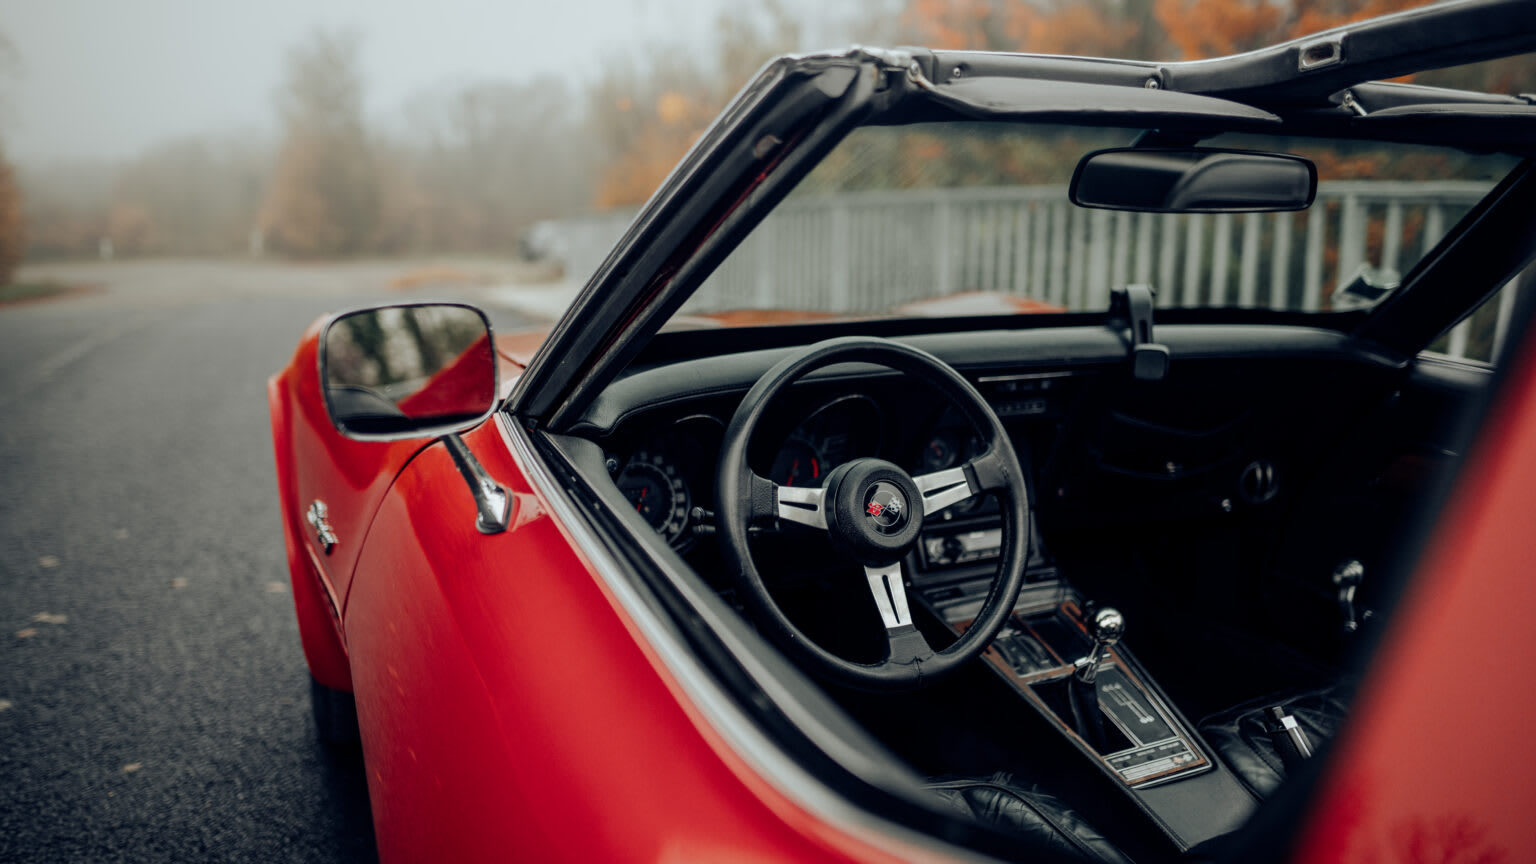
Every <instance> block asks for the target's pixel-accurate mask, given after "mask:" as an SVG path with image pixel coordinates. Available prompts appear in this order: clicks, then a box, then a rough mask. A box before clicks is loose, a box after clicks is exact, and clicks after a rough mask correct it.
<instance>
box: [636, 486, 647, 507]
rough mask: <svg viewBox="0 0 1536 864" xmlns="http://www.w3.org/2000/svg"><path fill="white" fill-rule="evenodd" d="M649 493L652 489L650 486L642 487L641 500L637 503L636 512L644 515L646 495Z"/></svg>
mask: <svg viewBox="0 0 1536 864" xmlns="http://www.w3.org/2000/svg"><path fill="white" fill-rule="evenodd" d="M649 491H651V487H649V486H641V487H640V500H638V501H636V502H635V512H636V513H643V512H645V493H647V492H649Z"/></svg>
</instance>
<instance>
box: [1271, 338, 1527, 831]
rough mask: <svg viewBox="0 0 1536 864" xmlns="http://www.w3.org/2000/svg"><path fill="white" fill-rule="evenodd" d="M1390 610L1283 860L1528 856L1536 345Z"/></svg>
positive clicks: (1506, 386) (1522, 357) (1524, 357)
mask: <svg viewBox="0 0 1536 864" xmlns="http://www.w3.org/2000/svg"><path fill="white" fill-rule="evenodd" d="M1525 343H1526V344H1525V347H1524V349H1523V350H1522V352H1521V355H1520V356H1519V357H1518V358H1513V357H1512V358H1510V359H1511V360H1515V359H1518V361H1519V365H1518V366H1516V367H1514V368H1513V369H1512V370H1511V372H1510V378H1509V380H1507V381H1506V382H1505V384H1504V387H1503V392H1502V394H1501V396H1500V401H1499V403H1498V407H1497V408H1496V409H1495V411H1494V412H1493V413H1492V414H1490V415H1489V417H1488V418H1487V419H1486V420H1485V421H1484V423H1483V429H1484V433H1483V439H1482V440H1481V442H1480V443H1479V445H1478V448H1477V449H1476V450H1474V451H1473V454H1472V458H1471V460H1470V462H1469V464H1468V466H1467V470H1466V473H1465V474H1464V475H1463V480H1462V482H1461V483H1460V484H1459V486H1458V488H1457V490H1456V493H1455V494H1454V495H1453V497H1452V499H1451V502H1450V505H1449V506H1448V507H1447V508H1446V510H1445V513H1444V516H1443V518H1441V519H1440V520H1439V521H1438V523H1437V525H1436V529H1435V537H1434V540H1433V542H1432V543H1431V544H1430V546H1429V548H1428V549H1427V554H1426V555H1425V556H1423V557H1422V558H1421V559H1420V564H1419V569H1418V576H1417V578H1416V580H1415V582H1414V585H1413V587H1412V589H1411V590H1410V593H1409V594H1408V595H1407V596H1406V597H1405V599H1404V600H1403V601H1402V606H1401V608H1400V609H1399V611H1398V612H1397V613H1396V615H1395V616H1394V620H1393V629H1392V631H1391V633H1390V634H1389V636H1388V637H1387V641H1386V642H1385V643H1384V644H1383V645H1382V647H1381V649H1380V651H1379V653H1378V657H1377V661H1376V662H1375V663H1374V664H1373V665H1372V667H1371V669H1370V672H1369V676H1368V677H1367V679H1366V681H1365V685H1364V686H1363V687H1362V689H1361V691H1360V695H1359V699H1358V702H1357V704H1356V707H1355V709H1354V717H1353V720H1352V721H1351V722H1350V724H1349V725H1348V726H1347V727H1345V730H1344V732H1343V734H1342V735H1341V737H1340V739H1339V742H1338V746H1337V748H1336V750H1335V753H1334V755H1335V758H1334V760H1333V762H1332V764H1331V765H1330V766H1329V768H1328V769H1327V771H1326V773H1325V774H1324V777H1323V784H1324V785H1322V786H1321V787H1320V793H1321V794H1319V795H1317V796H1315V797H1314V803H1313V810H1312V821H1311V824H1310V826H1309V828H1308V830H1307V832H1306V833H1305V834H1304V835H1303V837H1302V840H1301V844H1300V845H1299V846H1298V848H1297V854H1296V855H1295V857H1294V860H1295V861H1298V862H1300V861H1306V862H1330V861H1340V862H1344V861H1382V862H1396V861H1403V862H1414V861H1452V860H1454V861H1468V862H1472V861H1479V862H1516V861H1536V829H1533V828H1532V825H1531V814H1532V812H1533V811H1536V785H1533V784H1532V782H1531V779H1532V778H1533V777H1536V748H1533V747H1531V746H1530V737H1531V717H1532V716H1533V715H1536V688H1533V687H1532V686H1531V677H1532V675H1533V674H1536V627H1532V626H1531V624H1530V619H1529V617H1528V616H1529V615H1530V612H1531V599H1532V597H1533V591H1532V585H1533V582H1532V579H1533V573H1532V569H1531V563H1530V559H1531V554H1530V547H1531V542H1530V541H1531V526H1533V525H1536V484H1533V483H1532V478H1536V340H1533V339H1530V338H1527V339H1526V340H1525Z"/></svg>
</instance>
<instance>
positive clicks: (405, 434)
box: [319, 303, 497, 441]
mask: <svg viewBox="0 0 1536 864" xmlns="http://www.w3.org/2000/svg"><path fill="white" fill-rule="evenodd" d="M319 355H320V384H321V388H322V389H323V390H324V393H325V409H326V413H327V415H329V417H330V420H331V424H332V425H333V426H335V427H336V430H337V431H338V432H340V433H341V434H343V435H345V436H347V437H348V438H354V439H358V440H363V441H389V440H396V439H401V438H428V437H432V438H435V437H439V436H442V435H449V434H453V433H457V432H462V431H464V430H466V429H470V428H472V427H474V426H478V425H479V424H480V423H482V422H484V421H485V419H486V418H487V417H489V416H490V414H491V411H492V410H493V409H494V408H495V405H496V392H497V370H496V366H497V364H496V348H495V342H494V339H493V338H492V334H491V323H490V321H489V320H488V319H487V318H486V317H485V313H484V312H481V311H480V310H479V309H476V308H475V307H473V306H466V305H463V304H458V303H409V304H400V305H394V306H380V307H377V308H372V309H362V310H358V311H356V312H347V313H344V314H341V315H338V316H336V317H334V318H332V319H331V320H330V321H328V322H327V323H326V325H325V328H324V330H322V331H321V334H320V347H319Z"/></svg>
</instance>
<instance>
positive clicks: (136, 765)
mask: <svg viewBox="0 0 1536 864" xmlns="http://www.w3.org/2000/svg"><path fill="white" fill-rule="evenodd" d="M143 767H144V763H143V762H129V763H128V764H127V765H124V766H123V773H124V774H132V773H133V772H135V771H137V770H139V769H140V768H143Z"/></svg>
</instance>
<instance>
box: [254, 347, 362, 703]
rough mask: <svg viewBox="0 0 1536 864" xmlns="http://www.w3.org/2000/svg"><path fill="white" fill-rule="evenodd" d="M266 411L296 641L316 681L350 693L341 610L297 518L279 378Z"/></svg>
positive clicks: (273, 380)
mask: <svg viewBox="0 0 1536 864" xmlns="http://www.w3.org/2000/svg"><path fill="white" fill-rule="evenodd" d="M267 408H268V413H269V417H270V420H271V423H272V443H273V449H274V451H275V452H274V453H273V457H274V460H275V463H276V466H277V498H278V501H280V502H282V509H283V512H282V523H283V547H284V549H286V550H287V553H288V577H289V581H290V582H291V583H292V585H293V607H294V611H295V613H297V615H298V618H299V641H300V642H301V643H302V644H303V646H304V660H305V662H306V663H307V664H308V665H309V673H310V674H311V675H312V676H314V679H315V680H316V681H319V682H320V683H321V684H324V685H325V686H327V687H329V688H331V689H333V690H344V691H351V689H352V670H351V668H350V667H349V666H348V662H347V649H346V645H345V642H344V640H343V639H342V633H341V610H340V607H339V604H338V603H337V602H336V601H335V599H334V598H333V597H332V596H331V595H330V594H329V591H328V586H327V585H326V582H325V580H324V578H323V577H322V576H321V575H320V564H319V562H318V561H316V560H314V559H315V555H314V549H313V547H312V545H311V544H310V543H308V542H306V541H305V539H304V538H305V536H306V535H305V533H304V530H305V527H306V526H305V525H303V524H300V523H301V522H302V521H303V520H302V517H300V516H299V515H298V514H299V512H300V511H301V509H302V508H300V507H299V506H298V505H297V501H298V497H297V495H296V494H295V492H294V479H293V464H292V463H293V460H292V459H291V458H290V456H291V454H292V452H293V439H292V436H291V435H290V434H289V431H288V429H289V427H288V400H287V398H285V395H284V387H283V381H282V376H281V375H280V374H279V375H273V376H272V377H271V378H269V379H267Z"/></svg>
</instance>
